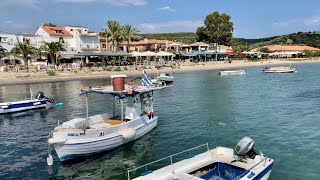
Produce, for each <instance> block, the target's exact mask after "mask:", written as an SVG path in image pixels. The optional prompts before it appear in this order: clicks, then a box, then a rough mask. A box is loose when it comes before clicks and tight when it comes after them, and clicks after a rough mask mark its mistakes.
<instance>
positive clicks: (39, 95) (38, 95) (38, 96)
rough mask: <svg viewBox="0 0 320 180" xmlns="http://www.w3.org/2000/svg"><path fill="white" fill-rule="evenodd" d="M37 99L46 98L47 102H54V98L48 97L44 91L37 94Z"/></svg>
mask: <svg viewBox="0 0 320 180" xmlns="http://www.w3.org/2000/svg"><path fill="white" fill-rule="evenodd" d="M36 99H45V100H46V101H47V102H50V103H54V100H53V99H52V98H48V97H46V96H45V95H44V93H43V92H38V93H37V95H36Z"/></svg>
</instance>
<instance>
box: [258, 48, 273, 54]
mask: <svg viewBox="0 0 320 180" xmlns="http://www.w3.org/2000/svg"><path fill="white" fill-rule="evenodd" d="M259 51H260V52H262V53H270V50H269V48H267V47H262V48H260V49H259Z"/></svg>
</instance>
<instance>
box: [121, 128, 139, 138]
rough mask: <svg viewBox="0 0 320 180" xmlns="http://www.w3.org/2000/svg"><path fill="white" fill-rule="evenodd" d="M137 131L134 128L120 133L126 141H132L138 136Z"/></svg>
mask: <svg viewBox="0 0 320 180" xmlns="http://www.w3.org/2000/svg"><path fill="white" fill-rule="evenodd" d="M136 133H137V131H136V130H135V129H132V128H128V129H125V130H122V131H121V132H120V135H121V136H122V137H123V138H124V139H131V138H133V137H134V136H135V135H136Z"/></svg>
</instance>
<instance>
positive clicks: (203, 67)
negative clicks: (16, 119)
mask: <svg viewBox="0 0 320 180" xmlns="http://www.w3.org/2000/svg"><path fill="white" fill-rule="evenodd" d="M307 63H320V60H310V59H309V60H299V61H297V60H264V61H257V62H246V61H244V60H233V61H232V63H231V64H229V63H227V64H226V63H224V62H199V63H196V64H192V65H184V66H178V67H177V68H176V69H175V73H186V72H196V71H209V70H224V69H235V68H246V67H269V66H275V65H288V64H294V65H296V64H307ZM162 71H163V72H169V71H170V70H169V68H167V69H164V70H161V72H162ZM146 72H147V73H148V74H149V75H155V74H156V73H157V72H156V69H146ZM117 74H125V75H127V76H128V77H135V76H139V75H141V74H142V73H141V70H135V69H130V70H125V71H91V70H87V71H81V72H77V73H76V72H57V75H56V76H48V75H47V74H46V72H39V73H32V72H30V73H18V72H0V85H19V84H34V83H50V82H66V81H75V80H83V79H86V80H88V79H100V78H110V76H111V75H117Z"/></svg>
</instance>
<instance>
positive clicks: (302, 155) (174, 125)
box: [0, 64, 320, 180]
mask: <svg viewBox="0 0 320 180" xmlns="http://www.w3.org/2000/svg"><path fill="white" fill-rule="evenodd" d="M262 69H263V67H254V68H245V71H246V73H247V74H246V75H245V76H239V77H220V76H219V75H218V74H217V73H218V72H217V71H205V72H191V73H181V74H176V75H175V77H176V79H175V82H174V87H172V88H168V89H166V90H163V91H158V92H156V93H155V112H156V114H157V115H158V116H159V124H158V126H157V128H156V129H154V130H152V131H151V132H150V133H148V134H147V135H146V136H144V137H142V138H140V139H139V140H137V141H135V142H133V143H130V144H127V145H125V146H122V147H120V148H117V149H115V150H113V151H110V152H107V153H104V154H99V155H97V156H93V157H89V158H86V159H81V160H77V161H72V162H68V163H60V162H59V160H58V158H57V156H56V154H55V153H53V155H54V165H53V166H52V167H48V166H47V164H46V157H47V143H46V142H47V135H48V133H49V131H50V130H51V129H52V128H54V127H55V126H56V125H57V121H58V120H60V122H63V121H66V120H70V119H72V118H75V117H78V116H85V104H84V102H85V99H84V98H83V97H79V87H80V84H81V83H84V84H86V85H88V86H95V85H103V84H109V83H110V80H109V79H104V80H102V79H97V80H85V81H71V82H55V83H43V84H30V85H15V86H1V87H0V102H2V101H10V100H17V99H23V98H25V97H26V96H27V95H28V94H29V89H30V88H31V89H32V90H33V92H34V93H36V91H38V90H41V91H43V92H44V93H45V94H46V95H47V96H48V97H52V98H54V99H55V101H56V102H63V103H64V107H62V108H55V107H52V108H48V109H40V110H34V111H26V112H21V113H15V114H9V115H0V179H50V178H52V179H64V178H67V179H126V169H127V168H130V167H133V166H134V165H135V166H139V165H142V164H144V163H147V162H150V161H153V160H156V159H159V158H162V157H165V156H168V155H170V154H173V153H176V152H179V151H181V150H184V149H188V148H191V147H194V146H197V145H200V144H203V143H206V142H208V143H209V146H210V147H211V148H214V147H216V146H226V147H230V148H234V147H235V145H236V143H237V142H238V141H239V140H240V139H241V138H242V137H243V136H250V137H251V138H252V139H254V140H255V142H256V146H255V149H256V150H261V151H262V152H263V153H264V154H265V155H266V156H268V157H271V158H273V159H275V162H274V167H273V170H272V173H271V177H270V179H272V180H277V179H282V180H284V179H290V180H291V179H320V168H319V167H320V160H319V158H320V130H319V128H320V71H319V69H320V64H304V65H298V67H297V70H298V73H295V74H264V73H263V72H262ZM109 99H110V98H109V97H106V96H103V95H98V94H97V95H90V99H89V103H90V104H89V105H90V107H89V108H90V114H91V115H93V114H96V113H104V112H106V111H108V109H109V108H110V105H109V104H108V103H109Z"/></svg>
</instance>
